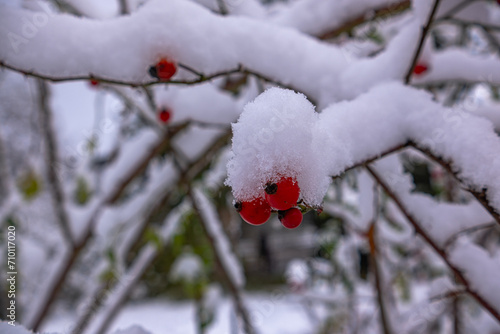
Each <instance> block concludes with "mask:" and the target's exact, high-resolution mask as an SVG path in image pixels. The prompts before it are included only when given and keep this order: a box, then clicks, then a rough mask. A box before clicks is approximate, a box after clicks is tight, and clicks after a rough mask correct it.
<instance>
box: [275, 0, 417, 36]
mask: <svg viewBox="0 0 500 334" xmlns="http://www.w3.org/2000/svg"><path fill="white" fill-rule="evenodd" d="M409 6H410V1H405V0H403V1H401V0H400V1H398V0H373V1H364V0H354V1H353V0H351V1H334V0H323V1H315V0H300V1H295V2H293V3H291V4H290V6H287V7H285V8H283V9H282V10H281V11H279V12H278V13H276V15H274V16H271V20H272V22H274V23H277V24H280V25H283V26H289V27H293V28H295V29H297V30H299V31H302V32H304V33H306V34H309V35H314V36H321V37H324V38H331V37H335V36H337V35H338V33H339V31H342V30H343V28H344V27H345V26H347V27H352V26H354V25H355V24H359V23H360V22H364V21H366V20H367V19H372V18H374V17H376V16H377V13H381V14H387V12H391V11H396V12H399V11H402V10H405V9H407V8H409Z"/></svg>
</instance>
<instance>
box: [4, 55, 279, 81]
mask: <svg viewBox="0 0 500 334" xmlns="http://www.w3.org/2000/svg"><path fill="white" fill-rule="evenodd" d="M0 67H4V68H6V69H9V70H12V71H15V72H18V73H21V74H24V75H27V76H30V77H34V78H38V79H42V80H47V81H51V82H67V81H82V80H87V81H88V80H97V81H99V82H102V83H107V84H113V85H121V86H130V87H149V86H154V85H160V84H168V85H196V84H199V83H202V82H205V81H210V80H213V79H216V78H219V77H223V76H226V75H230V74H235V73H249V74H254V73H253V72H251V71H248V70H243V68H242V67H241V66H238V68H235V69H232V70H226V71H221V72H217V73H214V74H211V75H208V76H205V75H202V76H201V77H199V78H198V79H195V80H168V81H158V80H154V81H153V80H152V81H147V82H133V81H121V80H115V79H109V78H104V77H100V76H96V75H94V74H89V75H80V76H67V77H55V76H50V75H44V74H40V73H36V72H35V71H32V70H24V69H22V68H19V67H16V66H13V65H9V64H7V63H5V62H4V61H2V60H0ZM268 81H272V80H271V79H268Z"/></svg>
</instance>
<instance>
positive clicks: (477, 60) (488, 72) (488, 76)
mask: <svg viewBox="0 0 500 334" xmlns="http://www.w3.org/2000/svg"><path fill="white" fill-rule="evenodd" d="M428 66H429V71H428V72H427V73H426V74H425V75H423V76H419V77H414V78H413V79H412V83H414V84H416V85H435V84H442V83H444V82H450V81H452V82H465V83H477V82H485V83H487V84H490V85H494V86H500V58H499V57H498V56H496V55H473V54H471V53H470V52H468V51H466V50H464V49H458V48H457V49H451V48H449V49H447V50H446V51H441V52H436V53H434V54H433V55H432V57H430V59H429V64H428Z"/></svg>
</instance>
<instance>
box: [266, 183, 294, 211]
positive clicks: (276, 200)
mask: <svg viewBox="0 0 500 334" xmlns="http://www.w3.org/2000/svg"><path fill="white" fill-rule="evenodd" d="M265 190H266V200H267V202H268V203H269V205H270V206H271V207H273V208H275V209H277V210H287V209H290V208H291V207H292V206H295V205H296V204H297V200H298V199H299V195H300V188H299V184H298V183H297V181H295V180H294V179H293V178H291V177H282V178H281V179H280V180H279V181H278V182H277V183H268V184H267V185H266V189H265Z"/></svg>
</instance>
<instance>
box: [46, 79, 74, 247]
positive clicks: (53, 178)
mask: <svg viewBox="0 0 500 334" xmlns="http://www.w3.org/2000/svg"><path fill="white" fill-rule="evenodd" d="M37 85H38V94H39V96H38V102H39V108H38V109H39V112H40V119H41V127H42V133H43V136H44V143H45V163H46V165H47V178H48V188H49V190H50V194H51V196H52V202H53V205H54V209H55V212H56V216H57V222H58V224H59V227H60V228H61V232H62V233H63V236H64V238H65V240H66V242H68V243H69V244H70V245H74V238H73V235H72V233H71V230H70V221H69V218H68V213H67V212H66V207H65V203H66V198H65V196H64V192H63V188H62V185H61V182H60V179H59V176H58V175H57V170H56V166H57V162H58V160H59V158H58V154H57V152H58V149H57V141H56V139H55V130H54V128H53V121H52V111H51V110H50V106H49V98H50V91H49V88H48V86H47V83H45V82H44V81H42V80H38V81H37Z"/></svg>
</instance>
